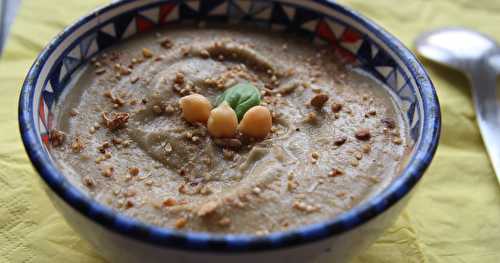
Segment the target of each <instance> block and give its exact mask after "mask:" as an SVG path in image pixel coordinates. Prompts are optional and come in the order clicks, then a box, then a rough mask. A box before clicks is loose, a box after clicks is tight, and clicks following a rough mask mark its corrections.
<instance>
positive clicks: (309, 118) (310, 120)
mask: <svg viewBox="0 0 500 263" xmlns="http://www.w3.org/2000/svg"><path fill="white" fill-rule="evenodd" d="M305 121H306V122H307V123H310V124H316V123H318V115H317V114H316V113H315V112H309V114H307V117H306V120H305Z"/></svg>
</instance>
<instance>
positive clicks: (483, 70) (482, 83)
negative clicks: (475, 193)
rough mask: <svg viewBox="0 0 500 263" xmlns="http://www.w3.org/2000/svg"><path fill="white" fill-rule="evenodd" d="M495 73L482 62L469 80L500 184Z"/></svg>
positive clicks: (499, 114) (499, 111) (499, 119)
mask: <svg viewBox="0 0 500 263" xmlns="http://www.w3.org/2000/svg"><path fill="white" fill-rule="evenodd" d="M495 71H496V69H495V68H494V67H492V66H491V65H490V64H489V63H488V62H487V61H486V60H482V62H481V63H478V66H477V67H476V68H475V70H474V72H473V73H472V74H471V75H469V78H470V81H471V84H472V96H473V100H474V105H475V108H476V116H477V122H478V124H479V129H480V131H481V136H482V137H483V141H484V145H485V146H486V150H487V152H488V155H489V157H490V160H491V164H492V166H493V169H494V171H495V173H496V176H497V179H498V181H499V182H500V108H499V105H498V102H497V98H498V97H497V90H496V74H497V72H495Z"/></svg>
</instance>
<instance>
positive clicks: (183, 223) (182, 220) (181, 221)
mask: <svg viewBox="0 0 500 263" xmlns="http://www.w3.org/2000/svg"><path fill="white" fill-rule="evenodd" d="M187 223H188V220H187V218H185V217H181V218H179V219H177V220H176V221H175V228H177V229H180V228H183V227H185V226H186V225H187Z"/></svg>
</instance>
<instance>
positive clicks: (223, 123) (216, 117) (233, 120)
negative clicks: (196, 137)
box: [207, 101, 238, 138]
mask: <svg viewBox="0 0 500 263" xmlns="http://www.w3.org/2000/svg"><path fill="white" fill-rule="evenodd" d="M207 128H208V132H209V133H210V135H212V136H213V137H216V138H222V137H232V136H234V135H235V134H236V131H237V128H238V117H236V113H235V112H234V110H233V109H232V108H231V106H229V104H228V103H227V102H225V101H224V102H223V103H221V104H220V105H219V106H218V107H217V108H215V109H213V110H212V111H211V112H210V117H209V118H208V123H207Z"/></svg>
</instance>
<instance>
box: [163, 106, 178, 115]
mask: <svg viewBox="0 0 500 263" xmlns="http://www.w3.org/2000/svg"><path fill="white" fill-rule="evenodd" d="M164 111H165V113H166V114H167V115H170V114H172V113H174V112H175V108H174V107H173V106H172V105H170V104H169V105H167V106H165V109H164Z"/></svg>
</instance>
